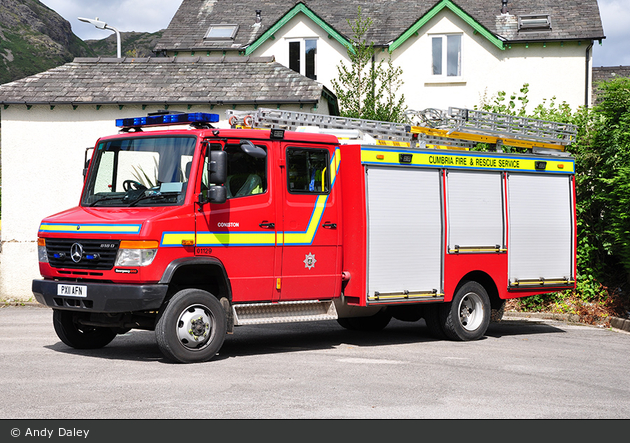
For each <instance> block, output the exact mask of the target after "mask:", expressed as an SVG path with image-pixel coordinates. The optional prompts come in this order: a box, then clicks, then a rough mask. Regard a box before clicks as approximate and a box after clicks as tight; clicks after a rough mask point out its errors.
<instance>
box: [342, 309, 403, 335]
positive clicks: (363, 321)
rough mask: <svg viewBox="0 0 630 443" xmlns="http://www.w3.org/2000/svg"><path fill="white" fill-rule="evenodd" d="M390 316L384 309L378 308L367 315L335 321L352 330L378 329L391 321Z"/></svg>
mask: <svg viewBox="0 0 630 443" xmlns="http://www.w3.org/2000/svg"><path fill="white" fill-rule="evenodd" d="M391 319H392V316H391V315H390V314H389V313H388V312H387V311H386V310H384V309H383V310H380V311H378V312H377V313H376V314H374V315H371V316H369V317H349V318H339V319H337V323H339V324H340V325H341V326H342V327H344V328H346V329H350V330H352V331H372V332H374V331H380V330H382V329H384V328H385V327H386V326H387V325H388V324H389V322H390V321H391Z"/></svg>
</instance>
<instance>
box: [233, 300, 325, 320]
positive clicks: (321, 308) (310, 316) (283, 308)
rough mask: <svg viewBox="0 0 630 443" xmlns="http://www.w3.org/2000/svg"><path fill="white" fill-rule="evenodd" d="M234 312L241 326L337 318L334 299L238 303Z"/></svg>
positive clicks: (234, 306) (235, 318)
mask: <svg viewBox="0 0 630 443" xmlns="http://www.w3.org/2000/svg"><path fill="white" fill-rule="evenodd" d="M232 312H233V314H234V325H239V326H242V325H260V324H271V323H292V322H301V321H317V320H336V319H337V310H336V309H335V303H334V302H333V301H332V300H304V301H286V302H277V303H247V304H238V305H233V306H232Z"/></svg>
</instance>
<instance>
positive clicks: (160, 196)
mask: <svg viewBox="0 0 630 443" xmlns="http://www.w3.org/2000/svg"><path fill="white" fill-rule="evenodd" d="M176 195H179V192H156V193H155V194H148V195H147V194H144V195H141V196H140V197H138V198H136V199H135V200H134V201H132V202H131V203H129V206H135V205H136V204H137V203H139V202H141V201H143V200H147V199H156V200H157V199H165V198H167V197H173V196H176Z"/></svg>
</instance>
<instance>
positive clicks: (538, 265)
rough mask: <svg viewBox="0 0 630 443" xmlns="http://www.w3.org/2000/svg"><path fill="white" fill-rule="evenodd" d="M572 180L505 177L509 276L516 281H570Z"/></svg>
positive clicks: (563, 177)
mask: <svg viewBox="0 0 630 443" xmlns="http://www.w3.org/2000/svg"><path fill="white" fill-rule="evenodd" d="M572 195H573V194H572V186H571V177H569V176H566V175H557V176H554V175H533V174H510V175H509V176H508V223H509V225H508V226H509V229H508V232H509V240H508V273H509V280H510V284H514V283H515V282H516V281H518V280H536V279H541V278H542V279H545V280H556V279H573V258H572V257H573V248H574V244H573V243H574V231H573V213H572V210H571V208H572V200H573V197H572Z"/></svg>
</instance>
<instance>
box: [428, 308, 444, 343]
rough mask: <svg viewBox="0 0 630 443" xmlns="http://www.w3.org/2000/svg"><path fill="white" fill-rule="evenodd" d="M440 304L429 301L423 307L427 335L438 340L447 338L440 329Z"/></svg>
mask: <svg viewBox="0 0 630 443" xmlns="http://www.w3.org/2000/svg"><path fill="white" fill-rule="evenodd" d="M440 306H441V305H439V304H434V303H431V304H429V305H426V306H425V307H424V321H425V323H426V324H427V329H429V335H431V337H433V338H437V339H439V340H444V339H446V338H448V337H447V336H446V334H445V333H444V330H443V329H442V325H441V324H440Z"/></svg>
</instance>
